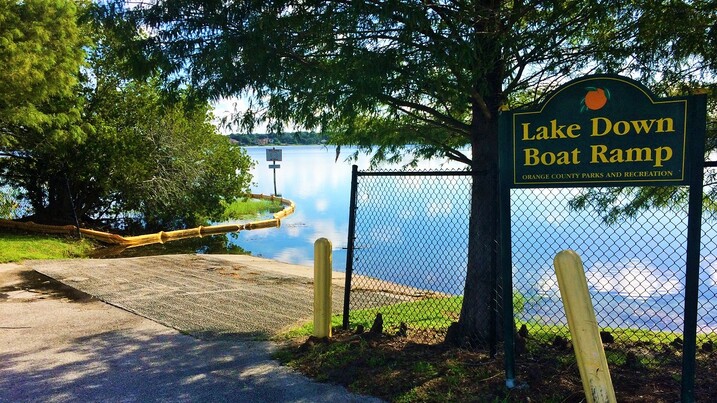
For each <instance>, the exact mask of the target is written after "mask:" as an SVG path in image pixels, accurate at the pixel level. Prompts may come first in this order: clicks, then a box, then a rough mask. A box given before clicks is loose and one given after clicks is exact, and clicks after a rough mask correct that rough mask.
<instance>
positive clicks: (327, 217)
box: [231, 146, 462, 271]
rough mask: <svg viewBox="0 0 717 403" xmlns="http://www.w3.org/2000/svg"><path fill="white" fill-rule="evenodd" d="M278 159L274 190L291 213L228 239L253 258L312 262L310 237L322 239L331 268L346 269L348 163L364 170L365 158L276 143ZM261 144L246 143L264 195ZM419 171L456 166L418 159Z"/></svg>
mask: <svg viewBox="0 0 717 403" xmlns="http://www.w3.org/2000/svg"><path fill="white" fill-rule="evenodd" d="M279 148H281V150H282V157H283V158H282V159H283V160H282V161H281V162H277V163H278V164H279V165H280V168H279V169H277V170H276V188H277V192H278V193H279V194H281V195H282V196H283V197H285V198H287V199H290V200H292V201H293V202H294V203H296V212H295V213H294V214H292V215H290V216H288V217H286V218H284V219H282V221H281V227H280V228H278V229H269V230H259V231H245V232H241V233H239V234H238V236H236V237H232V238H231V242H232V243H236V244H237V245H239V246H241V247H242V248H243V249H245V250H247V251H249V252H251V253H252V254H253V255H255V256H262V257H266V258H270V259H276V260H279V261H282V262H288V263H296V264H302V265H309V266H313V254H314V246H313V245H314V241H316V239H318V238H322V237H323V238H327V239H329V240H330V241H331V243H332V245H333V248H334V251H333V267H334V269H335V270H338V271H343V270H345V267H346V249H345V248H346V242H347V239H348V221H349V216H348V215H349V196H350V191H351V166H352V164H356V165H357V166H358V167H359V169H361V170H364V169H368V167H369V164H370V161H369V159H368V158H367V157H366V156H361V157H360V158H359V160H358V161H353V162H347V161H346V158H347V157H348V156H349V155H351V154H352V153H353V152H354V151H355V149H344V150H343V151H342V152H341V153H340V155H339V158H338V160H337V159H336V150H335V148H333V147H325V146H290V147H279ZM266 149H267V147H247V148H246V150H247V152H248V154H249V155H250V156H251V157H252V158H253V159H254V161H256V166H255V167H254V168H253V169H252V174H253V175H254V186H252V191H253V192H256V193H263V194H266V195H270V194H273V193H274V172H273V170H272V169H270V168H269V164H270V162H267V161H266ZM400 167H401V164H394V165H392V164H384V165H381V166H379V167H378V168H379V169H398V168H400ZM419 168H421V169H441V168H443V169H459V168H462V164H458V163H455V162H447V161H423V162H421V163H420V164H419Z"/></svg>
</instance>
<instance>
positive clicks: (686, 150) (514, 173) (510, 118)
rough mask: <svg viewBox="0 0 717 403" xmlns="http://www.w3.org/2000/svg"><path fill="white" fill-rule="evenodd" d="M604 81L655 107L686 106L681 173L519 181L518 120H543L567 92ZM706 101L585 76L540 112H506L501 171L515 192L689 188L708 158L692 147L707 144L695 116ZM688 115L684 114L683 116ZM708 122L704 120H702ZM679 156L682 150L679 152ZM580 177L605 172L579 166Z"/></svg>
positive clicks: (613, 77)
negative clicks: (659, 94) (661, 95)
mask: <svg viewBox="0 0 717 403" xmlns="http://www.w3.org/2000/svg"><path fill="white" fill-rule="evenodd" d="M604 81H617V82H619V83H620V84H621V85H629V86H631V87H633V88H634V89H636V90H638V91H639V92H640V93H642V94H643V95H644V96H645V98H646V99H647V100H649V102H650V104H651V105H670V104H682V105H680V106H678V108H679V112H680V114H682V113H684V116H682V117H681V118H682V119H683V124H682V128H681V129H682V134H681V136H682V139H681V147H682V150H681V160H679V161H677V162H673V163H671V164H670V165H672V166H675V167H678V168H679V169H677V171H678V172H677V173H676V174H675V175H674V176H672V177H668V178H666V179H655V177H645V178H644V179H639V178H624V177H623V178H613V179H597V178H592V179H575V180H570V179H567V178H562V179H555V180H551V179H541V180H533V181H531V180H523V179H521V178H518V175H519V172H520V171H524V169H521V168H520V167H517V166H516V164H517V163H518V160H519V158H518V155H517V153H518V152H519V149H518V146H519V144H522V143H523V141H522V140H521V139H519V138H518V136H519V130H517V128H516V124H517V123H516V120H517V118H520V117H524V116H528V115H535V116H536V117H543V113H544V111H545V109H546V108H547V107H548V106H549V105H550V106H552V105H551V102H553V101H554V100H555V99H556V97H559V96H560V95H562V94H563V93H564V92H565V91H566V90H573V89H574V87H575V86H586V85H590V84H591V82H604ZM705 99H706V97H704V96H686V97H670V98H658V97H656V96H655V95H654V94H653V93H652V92H651V91H650V90H649V89H647V88H646V87H645V86H643V85H642V84H640V83H639V82H637V81H634V80H632V79H630V78H626V77H621V76H617V75H591V76H585V77H581V78H578V79H575V80H572V81H570V82H568V83H566V84H564V85H562V86H561V87H559V88H558V89H556V90H555V91H554V92H553V93H551V94H550V95H549V96H548V97H547V99H546V101H545V102H543V103H542V104H541V105H540V106H539V107H538V108H536V109H528V110H515V111H507V112H503V113H502V114H501V121H500V129H499V130H500V139H501V141H500V145H499V148H500V152H499V154H500V160H501V161H500V169H501V171H502V173H503V174H504V175H505V174H506V173H507V172H509V173H510V174H509V175H505V176H507V177H508V178H510V180H509V181H510V182H509V183H510V186H511V187H514V188H531V187H538V188H540V187H593V186H601V187H603V186H605V187H607V186H613V187H614V186H619V187H622V186H668V185H685V184H687V183H688V181H689V177H690V172H691V171H692V169H693V165H694V163H693V161H694V160H695V159H696V158H697V159H702V158H704V156H703V155H701V154H696V152H693V151H697V150H698V149H700V148H702V147H703V146H699V147H693V146H692V143H693V142H694V141H700V140H698V139H702V140H701V141H702V142H704V131H703V132H702V133H698V132H699V127H700V124H699V120H695V118H697V119H699V117H696V116H694V113H693V112H694V111H695V107H696V109H700V107H699V106H698V105H695V102H697V103H699V102H706V101H705ZM682 111H684V112H682ZM702 119H704V117H702ZM573 143H574V144H581V145H585V144H587V140H582V139H577V140H573ZM677 151H678V152H679V151H680V150H677ZM577 168H578V171H579V173H582V172H585V173H595V172H602V171H600V169H599V168H596V167H590V168H593V169H585V168H588V166H587V165H586V164H584V165H583V166H578V167H577ZM643 171H645V172H646V171H650V170H648V169H645V170H643ZM654 171H656V170H654ZM552 173H554V172H551V171H548V174H552Z"/></svg>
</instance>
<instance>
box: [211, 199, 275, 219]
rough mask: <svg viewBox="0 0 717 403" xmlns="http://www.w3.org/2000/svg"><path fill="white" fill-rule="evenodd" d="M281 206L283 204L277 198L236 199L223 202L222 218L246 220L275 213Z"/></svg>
mask: <svg viewBox="0 0 717 403" xmlns="http://www.w3.org/2000/svg"><path fill="white" fill-rule="evenodd" d="M283 208H284V206H282V205H281V203H280V202H279V201H278V200H277V201H271V200H257V199H238V200H234V201H233V202H232V203H224V214H223V215H222V219H223V220H246V219H250V218H256V217H258V216H259V215H261V214H264V213H276V212H279V211H281V210H282V209H283Z"/></svg>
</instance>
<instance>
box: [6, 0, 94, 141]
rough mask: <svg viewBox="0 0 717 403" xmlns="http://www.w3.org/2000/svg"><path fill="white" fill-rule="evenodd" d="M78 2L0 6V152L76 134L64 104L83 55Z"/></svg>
mask: <svg viewBox="0 0 717 403" xmlns="http://www.w3.org/2000/svg"><path fill="white" fill-rule="evenodd" d="M83 3H84V2H75V1H58V0H37V1H3V2H1V3H0V147H1V148H0V151H6V150H7V149H5V147H7V146H10V147H11V148H10V150H12V149H13V147H15V145H16V144H18V143H27V142H34V143H35V144H39V143H40V142H42V141H46V140H47V139H54V138H58V137H59V138H64V137H67V136H76V135H79V131H78V130H77V128H76V127H75V128H73V127H72V126H71V125H70V123H72V122H76V121H77V118H78V109H77V107H76V105H74V104H73V103H72V102H69V103H68V102H67V101H66V100H67V99H72V98H73V92H74V89H75V86H76V85H77V73H78V71H79V68H80V64H81V63H82V60H83V56H84V52H83V46H84V45H85V44H86V39H85V37H84V35H83V33H82V29H81V26H80V25H79V23H78V14H79V12H80V9H81V8H82V7H83ZM28 131H31V132H32V133H35V134H32V135H31V136H28V134H29V133H28ZM28 137H30V138H28Z"/></svg>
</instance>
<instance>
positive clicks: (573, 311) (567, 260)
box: [553, 250, 617, 403]
mask: <svg viewBox="0 0 717 403" xmlns="http://www.w3.org/2000/svg"><path fill="white" fill-rule="evenodd" d="M553 263H554V265H555V274H557V277H558V286H559V287H560V297H561V298H562V300H563V305H564V306H565V314H566V315H567V317H568V326H569V327H570V334H571V335H572V338H573V348H574V350H575V357H576V358H577V361H578V368H579V370H580V378H581V379H582V382H583V390H584V391H585V397H586V398H587V401H588V403H607V402H610V403H614V402H617V399H616V397H615V390H614V389H613V387H612V379H611V378H610V370H609V369H608V366H607V360H606V359H605V350H604V349H603V346H602V340H601V339H600V330H599V329H598V325H597V319H596V318H595V310H594V308H593V304H592V301H591V300H590V294H589V292H588V283H587V280H586V279H585V269H584V268H583V262H582V260H581V259H580V256H579V255H578V254H577V253H575V252H574V251H572V250H564V251H562V252H560V253H558V254H557V255H555V260H554V261H553Z"/></svg>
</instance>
